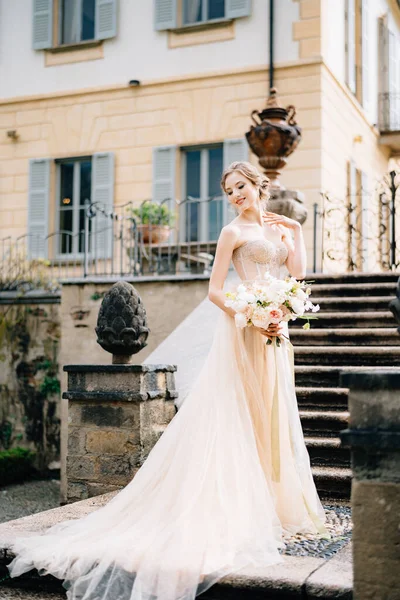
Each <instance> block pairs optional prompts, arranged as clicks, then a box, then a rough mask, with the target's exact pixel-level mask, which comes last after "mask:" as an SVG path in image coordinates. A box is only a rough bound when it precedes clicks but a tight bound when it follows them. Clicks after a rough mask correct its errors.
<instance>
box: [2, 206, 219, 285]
mask: <svg viewBox="0 0 400 600" xmlns="http://www.w3.org/2000/svg"><path fill="white" fill-rule="evenodd" d="M227 209H228V207H227V203H226V200H225V199H224V198H222V197H221V196H215V197H210V198H207V199H199V198H191V197H189V198H186V199H185V200H183V201H172V200H170V199H166V200H164V201H163V202H161V203H158V204H156V203H153V202H151V201H149V200H146V201H144V202H142V204H141V205H140V206H139V207H135V206H134V205H133V203H131V202H129V203H128V204H126V205H124V206H119V207H117V208H115V209H114V210H113V211H112V212H111V211H108V212H107V211H106V210H104V208H103V207H102V206H100V205H95V204H88V205H87V207H86V210H85V218H84V226H83V229H82V230H81V231H79V232H77V233H73V232H71V231H65V230H59V231H55V232H52V233H50V234H48V235H45V236H40V235H33V234H28V233H27V234H24V235H21V236H19V237H17V238H11V237H6V238H3V239H0V289H2V290H29V289H33V288H35V287H38V286H39V287H40V286H41V282H42V283H43V281H44V280H46V281H48V282H50V281H51V282H52V283H51V285H52V286H53V287H56V286H57V285H58V282H59V281H62V280H70V279H76V278H79V279H80V278H96V277H99V278H100V277H101V278H103V277H107V278H115V277H119V278H137V277H143V276H149V275H150V276H154V275H160V276H161V275H164V276H166V277H168V278H170V277H174V276H182V275H196V274H197V275H198V274H200V275H206V276H207V275H209V273H210V271H211V265H212V262H213V259H214V254H215V248H216V241H217V239H218V235H219V232H220V230H221V228H222V227H223V225H224V223H226V219H227Z"/></svg>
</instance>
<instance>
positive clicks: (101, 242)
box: [91, 152, 114, 258]
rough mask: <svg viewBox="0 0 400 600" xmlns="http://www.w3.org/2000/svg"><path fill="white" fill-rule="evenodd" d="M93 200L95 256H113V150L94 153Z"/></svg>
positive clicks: (93, 243)
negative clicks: (111, 214)
mask: <svg viewBox="0 0 400 600" xmlns="http://www.w3.org/2000/svg"><path fill="white" fill-rule="evenodd" d="M92 202H93V203H94V202H95V203H96V204H95V206H94V209H95V211H96V216H95V218H94V227H93V229H92V245H91V248H92V252H93V255H94V258H111V256H112V250H113V248H112V244H113V219H112V218H111V217H110V213H111V212H112V211H113V208H114V154H113V153H112V152H109V153H108V152H98V153H97V154H94V155H93V159H92ZM104 213H105V214H104Z"/></svg>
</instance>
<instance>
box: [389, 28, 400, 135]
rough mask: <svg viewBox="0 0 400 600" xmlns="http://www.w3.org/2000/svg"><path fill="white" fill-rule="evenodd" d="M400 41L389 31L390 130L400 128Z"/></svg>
mask: <svg viewBox="0 0 400 600" xmlns="http://www.w3.org/2000/svg"><path fill="white" fill-rule="evenodd" d="M399 69H400V40H399V37H398V36H397V35H396V34H395V33H394V32H393V31H390V30H389V106H390V125H389V126H390V129H391V130H398V129H399V127H400V73H399Z"/></svg>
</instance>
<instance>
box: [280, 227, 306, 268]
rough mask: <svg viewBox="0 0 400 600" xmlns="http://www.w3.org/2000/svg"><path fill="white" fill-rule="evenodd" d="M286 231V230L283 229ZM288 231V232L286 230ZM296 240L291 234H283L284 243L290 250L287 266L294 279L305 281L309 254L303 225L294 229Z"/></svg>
mask: <svg viewBox="0 0 400 600" xmlns="http://www.w3.org/2000/svg"><path fill="white" fill-rule="evenodd" d="M282 229H283V230H284V228H282ZM286 231H287V230H286ZM293 232H294V239H293V240H292V239H291V237H290V234H289V232H287V233H286V232H285V231H284V232H283V235H282V241H283V243H284V244H285V245H286V248H287V249H288V257H287V260H286V266H287V268H288V270H289V273H290V274H291V275H292V277H296V279H304V278H305V276H306V268H307V252H306V246H305V243H304V237H303V230H302V229H301V225H300V224H299V226H298V227H295V228H294V229H293Z"/></svg>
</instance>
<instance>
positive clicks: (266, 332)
mask: <svg viewBox="0 0 400 600" xmlns="http://www.w3.org/2000/svg"><path fill="white" fill-rule="evenodd" d="M253 327H254V326H253ZM254 329H257V331H259V332H260V333H261V335H263V336H265V337H266V338H268V339H269V340H270V341H271V342H272V340H273V339H274V337H279V336H280V335H282V327H281V325H273V324H271V325H270V326H269V327H268V329H263V328H262V327H254Z"/></svg>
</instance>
